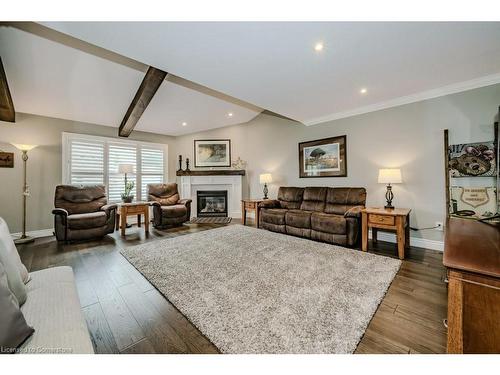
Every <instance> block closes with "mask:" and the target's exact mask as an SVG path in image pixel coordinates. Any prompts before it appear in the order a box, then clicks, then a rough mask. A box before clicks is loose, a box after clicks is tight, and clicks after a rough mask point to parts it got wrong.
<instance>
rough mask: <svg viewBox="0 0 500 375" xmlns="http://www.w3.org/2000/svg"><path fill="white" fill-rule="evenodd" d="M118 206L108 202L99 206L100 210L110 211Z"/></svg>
mask: <svg viewBox="0 0 500 375" xmlns="http://www.w3.org/2000/svg"><path fill="white" fill-rule="evenodd" d="M117 208H118V206H117V205H116V203H110V204H105V205H104V206H102V207H101V210H103V211H110V210H116V209H117Z"/></svg>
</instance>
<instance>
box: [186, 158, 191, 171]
mask: <svg viewBox="0 0 500 375" xmlns="http://www.w3.org/2000/svg"><path fill="white" fill-rule="evenodd" d="M190 171H191V170H190V169H189V158H186V172H190Z"/></svg>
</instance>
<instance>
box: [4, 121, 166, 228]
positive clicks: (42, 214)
mask: <svg viewBox="0 0 500 375" xmlns="http://www.w3.org/2000/svg"><path fill="white" fill-rule="evenodd" d="M62 132H71V133H81V134H90V135H98V136H105V137H117V129H116V128H112V127H107V126H98V125H92V124H87V123H81V122H74V121H67V120H60V119H54V118H48V117H41V116H34V115H27V114H23V113H17V114H16V123H8V122H2V121H0V150H2V151H6V152H14V154H15V160H14V168H0V189H1V192H0V216H2V217H3V218H4V219H5V220H6V221H7V223H8V225H9V229H10V231H11V232H12V233H15V232H20V231H21V225H22V224H21V220H22V219H21V218H22V211H21V210H22V196H21V191H22V184H23V177H22V176H23V175H22V159H21V152H20V151H19V150H17V149H16V148H15V147H14V146H12V145H11V144H10V143H11V142H12V143H25V144H37V145H39V146H38V147H37V148H35V149H33V150H32V151H29V153H28V156H29V160H28V184H29V186H30V190H31V197H30V198H29V199H28V214H27V230H40V229H48V228H52V226H53V216H52V214H51V212H52V208H53V206H54V188H55V186H56V185H57V184H60V183H61V182H62V166H61V165H62V134H61V133H62ZM130 139H134V140H139V141H147V142H157V143H165V144H168V145H169V147H170V144H171V143H172V141H173V139H174V138H172V137H167V136H161V135H156V134H150V133H144V132H134V133H133V134H132V135H131V136H130ZM172 168H173V167H172ZM172 168H170V165H169V171H170V170H172ZM172 178H174V177H172Z"/></svg>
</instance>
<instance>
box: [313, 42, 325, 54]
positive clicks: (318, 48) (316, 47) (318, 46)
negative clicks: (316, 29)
mask: <svg viewBox="0 0 500 375" xmlns="http://www.w3.org/2000/svg"><path fill="white" fill-rule="evenodd" d="M314 50H315V51H316V52H321V51H323V43H321V42H318V43H316V44H315V45H314Z"/></svg>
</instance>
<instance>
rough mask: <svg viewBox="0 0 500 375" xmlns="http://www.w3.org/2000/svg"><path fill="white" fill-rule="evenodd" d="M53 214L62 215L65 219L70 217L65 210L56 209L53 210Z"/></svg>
mask: <svg viewBox="0 0 500 375" xmlns="http://www.w3.org/2000/svg"><path fill="white" fill-rule="evenodd" d="M52 213H53V214H54V215H61V216H65V217H67V216H68V215H69V214H68V211H66V210H65V209H64V208H54V209H53V210H52Z"/></svg>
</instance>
